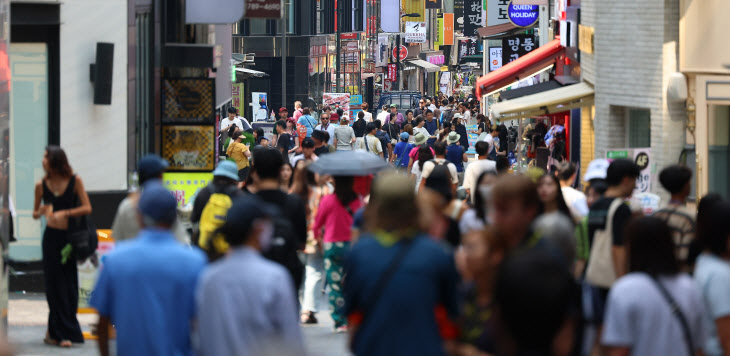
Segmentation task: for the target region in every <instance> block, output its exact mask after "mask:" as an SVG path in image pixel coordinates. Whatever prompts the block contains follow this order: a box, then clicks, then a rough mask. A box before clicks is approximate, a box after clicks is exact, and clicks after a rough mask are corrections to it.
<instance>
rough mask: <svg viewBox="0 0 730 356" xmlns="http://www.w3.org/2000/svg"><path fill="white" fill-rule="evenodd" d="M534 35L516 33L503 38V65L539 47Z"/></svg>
mask: <svg viewBox="0 0 730 356" xmlns="http://www.w3.org/2000/svg"><path fill="white" fill-rule="evenodd" d="M536 43H537V42H536V41H535V36H533V35H514V36H510V37H505V38H503V39H502V65H504V64H507V63H509V62H512V61H515V60H517V59H519V58H520V57H522V56H524V55H526V54H528V53H530V52H531V51H532V50H533V49H535V48H537V44H536Z"/></svg>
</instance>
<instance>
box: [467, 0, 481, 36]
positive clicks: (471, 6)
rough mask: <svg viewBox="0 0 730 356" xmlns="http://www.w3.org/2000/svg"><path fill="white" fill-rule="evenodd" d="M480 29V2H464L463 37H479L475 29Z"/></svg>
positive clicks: (472, 0) (476, 0)
mask: <svg viewBox="0 0 730 356" xmlns="http://www.w3.org/2000/svg"><path fill="white" fill-rule="evenodd" d="M479 27H482V0H465V2H464V36H466V37H475V36H479V34H478V33H477V29H478V28H479Z"/></svg>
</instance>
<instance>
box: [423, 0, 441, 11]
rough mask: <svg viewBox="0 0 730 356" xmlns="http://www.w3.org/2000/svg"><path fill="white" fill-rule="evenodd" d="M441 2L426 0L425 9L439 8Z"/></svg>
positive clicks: (439, 0)
mask: <svg viewBox="0 0 730 356" xmlns="http://www.w3.org/2000/svg"><path fill="white" fill-rule="evenodd" d="M441 6H443V4H442V3H441V0H426V8H427V9H440V8H441Z"/></svg>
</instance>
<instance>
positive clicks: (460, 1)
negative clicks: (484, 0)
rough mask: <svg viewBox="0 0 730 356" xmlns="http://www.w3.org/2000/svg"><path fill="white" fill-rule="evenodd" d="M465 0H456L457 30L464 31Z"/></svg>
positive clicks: (455, 22) (455, 18)
mask: <svg viewBox="0 0 730 356" xmlns="http://www.w3.org/2000/svg"><path fill="white" fill-rule="evenodd" d="M464 1H465V0H454V26H455V28H456V31H458V32H462V31H464Z"/></svg>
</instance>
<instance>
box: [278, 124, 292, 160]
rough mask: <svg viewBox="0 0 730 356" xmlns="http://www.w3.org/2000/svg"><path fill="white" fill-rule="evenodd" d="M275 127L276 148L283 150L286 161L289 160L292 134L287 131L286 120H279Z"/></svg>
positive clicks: (282, 153)
mask: <svg viewBox="0 0 730 356" xmlns="http://www.w3.org/2000/svg"><path fill="white" fill-rule="evenodd" d="M274 129H275V130H276V144H275V146H276V149H277V150H279V152H281V155H282V156H283V158H284V162H289V145H290V142H291V135H289V134H288V133H287V132H286V121H284V120H279V121H277V122H276V126H274Z"/></svg>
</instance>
